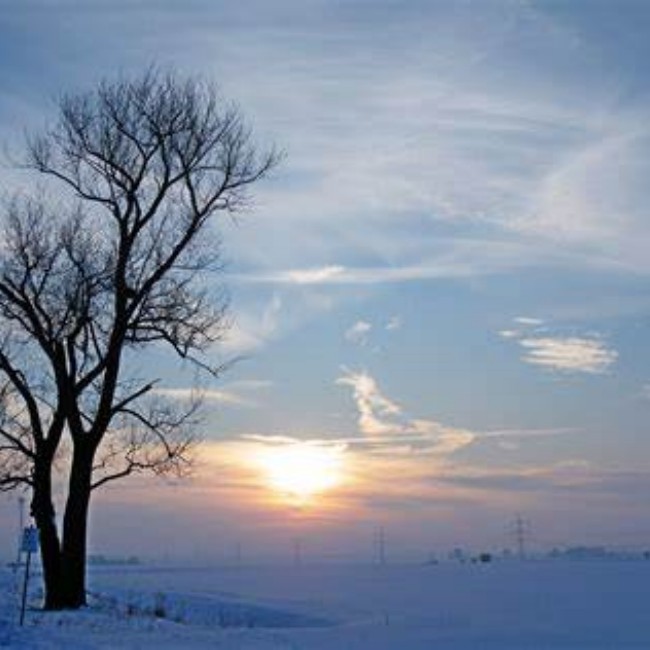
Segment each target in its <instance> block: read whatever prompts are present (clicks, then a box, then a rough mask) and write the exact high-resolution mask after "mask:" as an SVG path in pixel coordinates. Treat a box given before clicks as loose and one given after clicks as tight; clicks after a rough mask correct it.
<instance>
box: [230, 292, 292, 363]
mask: <svg viewBox="0 0 650 650" xmlns="http://www.w3.org/2000/svg"><path fill="white" fill-rule="evenodd" d="M281 312H282V298H281V297H280V295H279V294H278V293H273V294H272V296H271V297H270V298H269V299H268V300H267V301H266V302H265V303H263V304H262V305H259V306H256V308H254V309H247V310H240V311H239V313H238V314H236V317H235V319H234V322H233V324H232V327H231V328H230V329H229V330H228V331H227V332H226V334H225V335H224V338H223V342H222V348H223V350H224V351H225V352H227V353H228V352H229V353H237V354H239V353H245V352H250V351H252V350H256V349H258V348H261V347H262V346H263V345H264V344H266V343H267V342H268V341H269V340H271V339H272V338H274V337H275V336H276V335H277V333H278V330H279V328H280V314H281Z"/></svg>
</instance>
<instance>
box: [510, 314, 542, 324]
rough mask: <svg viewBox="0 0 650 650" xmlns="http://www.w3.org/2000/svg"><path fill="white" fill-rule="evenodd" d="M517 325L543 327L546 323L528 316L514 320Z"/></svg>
mask: <svg viewBox="0 0 650 650" xmlns="http://www.w3.org/2000/svg"><path fill="white" fill-rule="evenodd" d="M514 321H515V323H518V324H519V325H543V324H544V321H543V320H542V319H541V318H530V317H528V316H517V317H516V318H515V319H514Z"/></svg>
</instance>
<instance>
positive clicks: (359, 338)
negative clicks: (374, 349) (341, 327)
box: [345, 320, 372, 345]
mask: <svg viewBox="0 0 650 650" xmlns="http://www.w3.org/2000/svg"><path fill="white" fill-rule="evenodd" d="M370 330H372V324H371V323H369V322H368V321H365V320H358V321H357V322H356V323H354V324H353V325H351V326H350V327H349V328H348V329H347V330H346V331H345V338H346V340H348V341H350V342H351V343H357V344H358V345H366V343H367V342H368V334H369V333H370Z"/></svg>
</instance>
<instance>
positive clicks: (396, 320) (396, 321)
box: [385, 316, 402, 332]
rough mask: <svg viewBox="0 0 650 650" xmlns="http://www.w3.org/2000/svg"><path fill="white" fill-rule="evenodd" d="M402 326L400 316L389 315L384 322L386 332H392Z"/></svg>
mask: <svg viewBox="0 0 650 650" xmlns="http://www.w3.org/2000/svg"><path fill="white" fill-rule="evenodd" d="M401 327H402V318H401V317H400V316H391V317H390V318H389V319H388V321H387V322H386V325H385V329H386V331H388V332H393V331H395V330H398V329H400V328H401Z"/></svg>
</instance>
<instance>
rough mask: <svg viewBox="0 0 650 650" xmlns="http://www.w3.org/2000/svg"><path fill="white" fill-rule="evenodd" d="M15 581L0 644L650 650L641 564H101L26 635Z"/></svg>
mask: <svg viewBox="0 0 650 650" xmlns="http://www.w3.org/2000/svg"><path fill="white" fill-rule="evenodd" d="M35 582H36V581H35ZM13 584H14V578H13V576H12V574H11V572H10V571H5V572H0V648H2V647H9V648H25V649H30V648H34V649H45V648H50V649H52V648H74V649H77V648H78V649H79V650H85V649H95V648H102V649H105V648H120V649H125V650H131V649H135V648H138V649H145V648H156V649H159V650H164V649H168V648H179V649H186V648H187V649H189V650H192V649H195V648H222V649H224V650H272V649H273V650H280V649H285V650H435V649H437V648H440V649H444V650H470V649H472V650H475V649H476V650H481V649H487V650H497V649H499V650H543V649H544V650H545V649H558V650H559V649H561V650H582V649H583V648H584V649H587V648H589V649H591V648H598V649H604V648H611V649H612V650H619V649H620V650H622V649H632V648H634V649H638V650H642V649H643V650H648V649H649V648H650V611H649V607H650V606H649V603H650V562H642V561H559V560H558V561H539V562H533V561H531V562H515V561H510V562H495V563H492V564H467V565H459V564H440V565H435V566H414V565H413V566H406V565H404V566H391V565H387V566H384V567H370V566H302V567H255V568H253V567H240V568H221V569H219V568H216V569H180V568H179V569H170V568H153V567H130V568H122V567H118V568H102V569H101V570H99V569H96V570H94V571H93V572H92V574H91V579H90V589H91V591H92V593H93V594H94V595H95V597H94V599H93V604H92V606H91V607H89V608H88V609H86V610H85V611H83V612H78V613H63V614H59V613H56V614H46V613H42V612H38V611H36V610H35V609H31V610H30V611H28V614H27V624H26V626H25V627H24V628H22V629H19V628H18V627H17V626H16V623H15V622H16V618H17V611H16V605H17V597H16V594H15V593H14V591H13ZM34 596H36V594H34ZM34 602H35V601H34Z"/></svg>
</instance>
